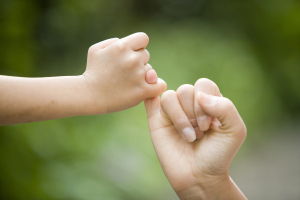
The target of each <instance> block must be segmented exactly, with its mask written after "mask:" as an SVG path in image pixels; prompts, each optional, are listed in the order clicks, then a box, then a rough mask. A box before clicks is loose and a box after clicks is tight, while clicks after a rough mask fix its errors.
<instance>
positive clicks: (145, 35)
mask: <svg viewBox="0 0 300 200" xmlns="http://www.w3.org/2000/svg"><path fill="white" fill-rule="evenodd" d="M138 34H139V36H140V37H142V38H143V39H144V40H145V41H147V42H149V36H148V35H147V34H146V33H144V32H139V33H138Z"/></svg>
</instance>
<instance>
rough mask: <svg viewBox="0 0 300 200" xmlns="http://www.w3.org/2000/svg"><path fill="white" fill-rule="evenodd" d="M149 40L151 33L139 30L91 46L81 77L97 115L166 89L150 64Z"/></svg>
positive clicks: (135, 102)
mask: <svg viewBox="0 0 300 200" xmlns="http://www.w3.org/2000/svg"><path fill="white" fill-rule="evenodd" d="M148 42H149V38H148V36H147V35H146V34H145V33H141V32H139V33H134V34H132V35H129V36H127V37H124V38H122V39H118V38H112V39H108V40H105V41H102V42H100V43H97V44H94V45H93V46H91V47H90V48H89V51H88V60H87V67H86V71H85V72H84V74H83V76H82V77H83V78H84V81H85V83H86V86H87V88H88V90H89V91H90V92H91V94H92V96H93V99H94V101H93V102H94V105H91V106H94V111H95V113H94V114H105V113H110V112H116V111H121V110H124V109H127V108H130V107H133V106H135V105H137V104H139V103H140V102H142V101H143V100H145V99H147V98H154V97H156V96H158V95H160V94H161V93H163V92H164V91H165V90H166V87H167V85H166V83H165V82H164V81H163V80H162V79H158V78H157V75H156V72H155V71H154V70H153V69H152V67H151V65H150V64H148V61H149V59H150V54H149V52H148V51H147V50H146V46H147V45H148Z"/></svg>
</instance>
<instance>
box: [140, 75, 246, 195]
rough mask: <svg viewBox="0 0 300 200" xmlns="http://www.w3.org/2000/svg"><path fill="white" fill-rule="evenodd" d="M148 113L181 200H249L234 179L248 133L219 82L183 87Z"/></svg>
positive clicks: (155, 101) (154, 102)
mask: <svg viewBox="0 0 300 200" xmlns="http://www.w3.org/2000/svg"><path fill="white" fill-rule="evenodd" d="M145 107H146V111H147V116H148V123H149V130H150V134H151V138H152V142H153V145H154V148H155V151H156V154H157V156H158V159H159V161H160V164H161V166H162V169H163V170H164V172H165V174H166V176H167V178H168V180H169V182H170V183H171V185H172V187H173V189H174V190H175V192H176V193H177V194H178V196H179V197H180V199H246V198H245V197H244V195H243V194H242V193H241V192H240V190H239V189H238V187H237V186H236V185H235V184H234V182H233V181H232V180H231V178H230V177H229V166H230V163H231V161H232V159H233V158H234V156H235V154H236V153H237V151H238V149H239V148H240V146H241V145H242V143H243V141H244V139H245V137H246V132H247V131H246V127H245V124H244V122H243V120H242V118H241V117H240V115H239V113H238V111H237V109H236V108H235V106H234V104H233V103H232V102H231V101H230V100H229V99H227V98H225V97H222V95H221V93H220V91H219V89H218V87H217V85H216V84H215V83H214V82H212V81H211V80H208V79H199V80H198V81H197V82H196V84H195V86H192V85H182V86H181V87H179V88H178V90H177V92H175V91H172V90H169V91H166V92H165V93H163V94H162V97H161V99H160V98H159V97H155V98H152V99H147V100H145ZM203 131H205V132H203Z"/></svg>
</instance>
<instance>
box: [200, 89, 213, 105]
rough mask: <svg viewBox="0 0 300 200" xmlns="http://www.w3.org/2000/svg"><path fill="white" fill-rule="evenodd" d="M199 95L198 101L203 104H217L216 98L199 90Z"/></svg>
mask: <svg viewBox="0 0 300 200" xmlns="http://www.w3.org/2000/svg"><path fill="white" fill-rule="evenodd" d="M198 97H199V98H198V102H201V104H204V105H205V106H213V105H214V104H215V99H214V98H212V96H211V95H208V94H205V93H204V92H198Z"/></svg>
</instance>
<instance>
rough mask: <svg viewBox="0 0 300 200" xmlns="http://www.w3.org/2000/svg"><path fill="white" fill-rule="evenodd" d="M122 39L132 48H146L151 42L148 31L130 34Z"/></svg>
mask: <svg viewBox="0 0 300 200" xmlns="http://www.w3.org/2000/svg"><path fill="white" fill-rule="evenodd" d="M121 40H124V41H126V42H128V44H129V46H130V47H131V49H132V50H134V51H137V50H139V49H145V48H146V47H147V45H148V43H149V37H148V35H147V34H146V33H143V32H138V33H134V34H131V35H128V36H126V37H124V38H122V39H121Z"/></svg>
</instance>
